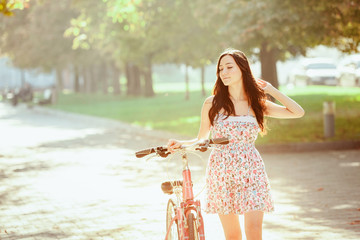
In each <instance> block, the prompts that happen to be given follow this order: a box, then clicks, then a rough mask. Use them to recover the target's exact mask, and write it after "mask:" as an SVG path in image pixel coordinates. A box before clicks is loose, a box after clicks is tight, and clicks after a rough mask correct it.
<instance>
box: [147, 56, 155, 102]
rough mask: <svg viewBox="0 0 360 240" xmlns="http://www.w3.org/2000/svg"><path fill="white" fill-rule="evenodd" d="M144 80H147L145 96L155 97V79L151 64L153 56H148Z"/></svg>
mask: <svg viewBox="0 0 360 240" xmlns="http://www.w3.org/2000/svg"><path fill="white" fill-rule="evenodd" d="M144 80H145V97H153V96H154V95H155V93H154V89H153V80H152V66H151V57H150V56H148V57H147V58H146V67H145V70H144Z"/></svg>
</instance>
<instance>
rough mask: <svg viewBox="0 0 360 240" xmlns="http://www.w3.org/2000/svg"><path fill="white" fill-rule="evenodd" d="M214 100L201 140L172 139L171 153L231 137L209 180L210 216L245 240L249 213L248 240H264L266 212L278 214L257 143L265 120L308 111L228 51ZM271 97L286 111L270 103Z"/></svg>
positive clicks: (215, 154) (216, 153) (215, 157)
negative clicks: (241, 220) (204, 141)
mask: <svg viewBox="0 0 360 240" xmlns="http://www.w3.org/2000/svg"><path fill="white" fill-rule="evenodd" d="M216 76H217V79H216V83H215V86H214V89H213V96H210V97H209V98H207V99H206V100H205V102H204V104H203V107H202V110H201V123H200V129H199V133H198V136H197V138H196V139H194V140H189V141H179V140H175V139H170V140H169V142H168V147H169V149H170V151H172V150H173V149H176V148H178V147H180V146H181V145H182V144H191V143H193V142H195V141H198V140H200V139H207V138H208V137H209V133H210V132H211V135H212V137H213V138H220V137H227V138H229V139H230V143H229V144H227V145H224V146H219V147H217V148H216V149H214V150H213V151H212V153H211V155H210V159H209V162H208V167H207V176H206V183H207V184H206V195H207V196H206V200H207V202H206V212H207V213H215V214H218V215H219V217H220V221H221V223H222V226H223V229H224V233H225V237H226V239H227V240H230V239H236V240H238V239H241V229H240V223H239V216H238V215H239V214H244V219H245V220H244V221H245V234H246V238H247V240H255V239H256V240H258V239H262V221H263V215H264V212H271V211H273V210H274V206H273V200H272V197H271V193H270V185H269V180H268V177H267V175H266V172H265V166H264V163H263V160H262V158H261V156H260V154H259V152H258V151H257V150H256V148H255V145H254V142H255V140H256V138H257V135H258V132H260V131H261V132H264V131H265V123H264V116H268V117H275V118H299V117H302V116H303V115H304V110H303V109H302V107H301V106H299V105H298V104H297V103H296V102H295V101H293V100H292V99H290V98H289V97H287V96H286V95H284V94H283V93H281V92H280V91H278V90H277V89H276V88H274V87H273V86H272V85H271V84H270V83H268V82H266V81H263V80H260V79H258V80H257V79H255V78H254V76H253V75H252V73H251V70H250V66H249V63H248V60H247V58H246V56H245V54H244V53H242V52H241V51H238V50H235V49H228V50H226V51H225V52H223V53H222V54H221V55H220V57H219V60H218V63H217V72H216ZM266 93H267V94H270V95H271V96H273V97H274V98H275V99H277V100H278V101H279V102H280V103H281V104H283V106H281V105H278V104H275V103H273V102H271V101H269V100H266V95H265V94H266Z"/></svg>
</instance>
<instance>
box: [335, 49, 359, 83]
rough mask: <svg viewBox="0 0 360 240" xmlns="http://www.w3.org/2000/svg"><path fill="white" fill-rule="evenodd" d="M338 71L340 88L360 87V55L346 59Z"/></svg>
mask: <svg viewBox="0 0 360 240" xmlns="http://www.w3.org/2000/svg"><path fill="white" fill-rule="evenodd" d="M338 69H339V85H340V86H344V87H356V86H357V87H360V54H356V55H350V56H348V57H346V58H345V59H344V60H343V61H342V62H340V65H339V67H338Z"/></svg>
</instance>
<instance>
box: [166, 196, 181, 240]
mask: <svg viewBox="0 0 360 240" xmlns="http://www.w3.org/2000/svg"><path fill="white" fill-rule="evenodd" d="M175 215H176V206H175V203H174V202H173V200H171V199H169V201H168V204H167V208H166V231H165V232H166V233H167V231H168V229H169V226H170V224H171V220H172V219H173V218H174V217H175ZM167 239H168V240H180V237H179V227H178V222H177V220H175V221H174V222H173V224H172V226H171V229H170V230H169V235H168V238H167Z"/></svg>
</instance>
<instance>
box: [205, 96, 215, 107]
mask: <svg viewBox="0 0 360 240" xmlns="http://www.w3.org/2000/svg"><path fill="white" fill-rule="evenodd" d="M213 99H214V95H212V96H209V97H207V98H206V99H205V101H204V104H210V105H212V102H213Z"/></svg>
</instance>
